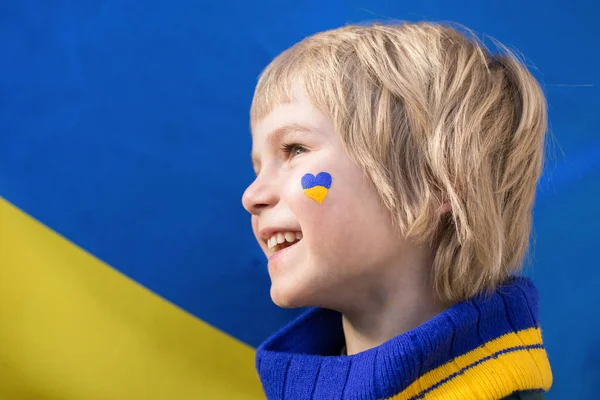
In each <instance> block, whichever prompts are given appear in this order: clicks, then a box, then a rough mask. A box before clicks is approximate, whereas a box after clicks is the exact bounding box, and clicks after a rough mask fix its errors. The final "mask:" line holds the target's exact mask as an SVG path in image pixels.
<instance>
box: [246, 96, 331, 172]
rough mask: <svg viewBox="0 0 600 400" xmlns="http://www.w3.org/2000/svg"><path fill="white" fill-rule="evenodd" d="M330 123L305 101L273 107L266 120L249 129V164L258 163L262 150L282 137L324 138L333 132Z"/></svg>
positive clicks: (297, 100)
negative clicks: (250, 136) (250, 137)
mask: <svg viewBox="0 0 600 400" xmlns="http://www.w3.org/2000/svg"><path fill="white" fill-rule="evenodd" d="M332 127H333V121H331V119H330V118H328V117H327V116H326V115H325V114H323V113H321V112H320V111H318V110H317V109H316V108H315V107H314V106H313V105H312V104H311V103H310V102H309V101H308V100H307V99H306V98H302V97H300V98H298V99H296V100H294V101H292V102H290V103H284V104H280V105H278V106H276V107H275V108H274V109H273V110H272V111H271V112H270V113H269V114H268V115H267V116H266V117H265V118H263V119H262V120H261V121H259V122H257V123H255V124H254V125H253V126H252V127H251V130H252V162H253V164H255V163H258V162H260V157H261V154H262V152H263V151H264V150H265V148H266V147H267V146H269V145H272V144H276V143H278V142H279V141H281V140H282V139H283V138H284V137H285V136H288V135H292V134H293V135H294V137H299V136H301V137H307V136H319V137H326V136H327V135H328V133H329V132H330V131H333V129H332Z"/></svg>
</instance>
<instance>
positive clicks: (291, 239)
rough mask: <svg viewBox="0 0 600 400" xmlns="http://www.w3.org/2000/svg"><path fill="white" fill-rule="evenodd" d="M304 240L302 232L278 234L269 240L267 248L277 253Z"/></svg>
mask: <svg viewBox="0 0 600 400" xmlns="http://www.w3.org/2000/svg"><path fill="white" fill-rule="evenodd" d="M301 240H302V232H285V233H284V232H278V233H276V234H274V235H273V236H271V237H270V238H269V240H267V246H268V248H269V250H270V251H272V252H273V253H277V252H278V251H279V250H283V249H285V248H288V247H290V246H293V245H295V244H296V243H298V242H299V241H301Z"/></svg>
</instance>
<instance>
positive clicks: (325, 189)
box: [300, 171, 332, 204]
mask: <svg viewBox="0 0 600 400" xmlns="http://www.w3.org/2000/svg"><path fill="white" fill-rule="evenodd" d="M331 183H332V177H331V174H329V172H324V171H323V172H319V173H317V174H316V175H313V174H311V173H307V174H304V176H302V179H301V180H300V184H301V186H302V190H303V191H304V195H305V196H306V197H308V198H309V199H311V200H313V201H316V202H317V203H319V204H323V201H325V198H327V195H328V194H329V189H331Z"/></svg>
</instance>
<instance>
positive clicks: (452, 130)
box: [251, 22, 547, 302]
mask: <svg viewBox="0 0 600 400" xmlns="http://www.w3.org/2000/svg"><path fill="white" fill-rule="evenodd" d="M496 45H497V47H498V49H499V50H500V51H499V52H498V53H497V54H492V53H491V52H490V51H489V50H488V49H487V48H486V47H485V46H484V44H483V43H482V42H481V41H480V40H478V39H477V38H476V37H475V35H473V34H470V33H469V31H468V30H467V31H466V33H462V32H461V31H460V30H459V29H456V28H453V27H452V26H450V25H447V24H434V23H429V22H421V23H402V24H397V25H384V24H374V25H370V26H356V25H355V26H345V27H342V28H339V29H335V30H330V31H326V32H321V33H318V34H316V35H314V36H311V37H308V38H306V39H304V40H303V41H301V42H300V43H298V44H296V45H295V46H293V47H291V48H290V49H288V50H286V51H285V52H283V53H282V54H280V55H279V56H278V57H277V58H276V59H275V60H273V62H271V64H270V65H269V66H268V67H267V68H266V69H265V70H264V71H263V73H262V74H261V76H260V79H259V82H258V85H257V88H256V91H255V95H254V99H253V102H252V108H251V123H252V125H254V124H256V123H257V122H259V121H260V120H262V119H263V118H264V117H265V116H266V115H267V114H268V113H269V112H271V111H272V109H273V108H274V107H275V106H277V105H279V104H281V103H288V102H292V101H293V87H294V86H295V85H297V84H299V85H301V87H302V89H303V90H304V91H305V93H306V95H307V96H308V97H309V99H310V100H311V102H312V103H313V105H314V106H315V107H316V108H318V109H319V110H320V111H322V112H324V113H326V114H328V115H329V116H330V117H331V118H332V119H333V121H334V124H335V129H336V132H337V134H338V135H339V136H340V138H341V141H342V143H343V144H344V147H345V149H346V151H347V153H348V154H349V156H350V157H352V158H353V159H354V160H355V161H356V162H357V163H358V164H359V165H361V166H362V167H363V168H364V171H365V173H366V174H367V175H368V176H369V178H370V179H371V180H372V182H373V183H374V185H375V187H376V188H377V191H378V194H379V196H380V198H381V201H382V203H383V204H384V205H385V207H387V209H388V210H389V211H390V213H391V215H392V219H393V221H394V223H395V225H396V226H397V227H398V228H399V229H400V232H402V234H403V235H405V236H406V237H409V238H411V239H412V240H413V241H415V242H416V243H418V244H421V245H422V244H427V245H429V246H432V260H433V266H432V277H433V283H434V289H435V291H436V293H437V295H438V297H439V298H440V299H441V300H442V301H446V302H455V301H461V300H464V299H467V298H470V297H472V296H474V295H476V294H478V293H480V292H483V291H491V290H494V289H495V288H496V286H497V285H499V284H501V283H502V282H503V281H504V280H505V279H507V278H508V277H509V276H510V275H512V274H513V273H515V272H517V271H518V270H519V269H520V267H521V264H522V262H523V260H524V257H525V254H526V252H527V249H528V242H529V235H530V231H531V225H532V207H533V202H534V196H535V189H536V183H537V181H538V179H539V177H540V175H541V171H542V167H543V161H544V157H543V154H544V143H545V132H546V126H547V121H546V104H545V98H544V95H543V93H542V91H541V89H540V86H539V85H538V83H537V81H536V80H535V79H534V77H533V76H532V75H531V74H530V73H529V71H528V70H527V69H526V67H525V66H524V65H523V64H522V63H521V62H520V61H519V60H518V59H517V57H516V56H515V55H514V53H513V52H511V51H509V50H508V49H507V48H506V47H505V46H503V45H501V44H499V43H496ZM441 202H449V204H450V205H451V212H450V213H448V214H446V215H444V216H442V217H440V216H439V215H438V214H437V212H436V209H437V207H438V206H439V205H440V203H441Z"/></svg>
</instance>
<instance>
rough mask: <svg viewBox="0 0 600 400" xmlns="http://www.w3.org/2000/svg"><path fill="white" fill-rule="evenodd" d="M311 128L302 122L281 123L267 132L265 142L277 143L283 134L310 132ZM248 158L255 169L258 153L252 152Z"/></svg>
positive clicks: (258, 162)
mask: <svg viewBox="0 0 600 400" xmlns="http://www.w3.org/2000/svg"><path fill="white" fill-rule="evenodd" d="M312 131H313V129H311V128H310V127H308V126H306V125H302V124H298V123H293V124H288V125H283V126H280V127H279V128H277V129H275V130H273V131H271V132H269V133H268V134H267V139H266V140H267V142H269V143H277V142H279V141H281V140H282V139H283V138H284V137H285V136H287V135H289V134H290V133H308V132H312ZM250 159H251V161H252V166H253V167H254V170H255V171H256V169H257V168H256V167H257V166H258V165H259V164H260V159H259V156H258V154H256V153H255V152H252V154H251V155H250Z"/></svg>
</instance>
